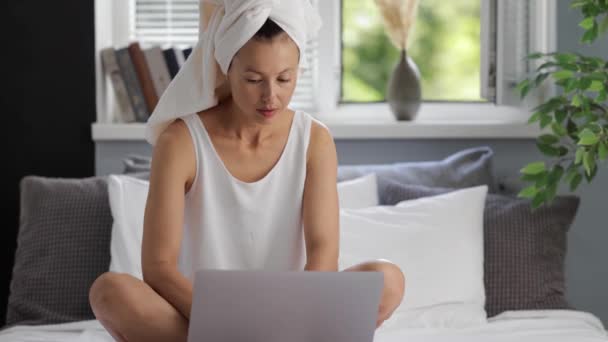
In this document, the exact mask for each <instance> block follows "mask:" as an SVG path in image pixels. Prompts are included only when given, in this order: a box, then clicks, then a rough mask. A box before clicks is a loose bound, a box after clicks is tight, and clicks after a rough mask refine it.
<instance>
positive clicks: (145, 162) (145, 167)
mask: <svg viewBox="0 0 608 342" xmlns="http://www.w3.org/2000/svg"><path fill="white" fill-rule="evenodd" d="M151 162H152V158H151V157H148V156H142V155H138V154H131V155H128V156H127V157H126V158H124V159H123V160H122V163H123V166H124V169H123V173H145V172H150V164H151Z"/></svg>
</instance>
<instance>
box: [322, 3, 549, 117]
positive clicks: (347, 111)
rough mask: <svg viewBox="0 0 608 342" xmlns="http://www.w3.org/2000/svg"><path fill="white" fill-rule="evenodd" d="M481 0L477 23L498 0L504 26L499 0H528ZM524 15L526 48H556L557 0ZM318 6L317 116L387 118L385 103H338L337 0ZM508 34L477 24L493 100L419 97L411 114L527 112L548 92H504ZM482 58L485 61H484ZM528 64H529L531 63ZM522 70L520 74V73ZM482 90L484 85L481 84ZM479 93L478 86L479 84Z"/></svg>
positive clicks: (522, 114)
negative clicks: (489, 51)
mask: <svg viewBox="0 0 608 342" xmlns="http://www.w3.org/2000/svg"><path fill="white" fill-rule="evenodd" d="M481 1H482V13H481V14H482V27H489V26H490V22H489V21H488V19H489V18H488V16H487V14H488V13H489V9H490V8H491V7H490V6H498V15H497V16H498V18H496V19H497V20H498V27H503V28H504V27H508V23H507V22H506V19H505V17H504V16H501V14H503V13H504V11H501V10H502V9H504V6H505V4H506V3H505V1H528V0H481ZM531 3H533V6H532V9H531V13H530V16H529V27H530V37H529V44H530V46H529V48H530V51H538V52H550V51H555V50H556V48H557V36H556V31H557V1H556V0H534V1H532V2H531ZM321 4H322V5H321V6H320V8H319V9H320V12H321V17H322V19H323V24H324V28H323V30H324V31H323V34H322V35H321V37H320V61H319V65H320V67H321V70H320V75H330V76H324V78H323V82H321V86H320V87H319V93H318V95H317V96H318V99H319V117H320V118H321V119H323V120H325V121H329V122H336V123H347V122H366V121H372V120H373V121H377V120H381V121H382V122H389V121H391V120H393V118H392V115H391V113H390V109H389V107H388V104H386V103H370V104H338V101H339V96H340V91H339V87H340V82H341V80H340V78H341V74H340V72H341V60H340V59H341V56H340V55H341V51H340V48H341V44H340V41H341V37H340V27H339V25H340V16H341V8H340V7H341V1H340V0H326V1H322V2H321ZM507 38H508V35H507V32H505V31H504V30H501V29H499V30H498V32H497V34H496V37H493V36H492V35H491V33H489V32H487V30H482V51H483V49H484V48H487V44H488V43H489V42H491V41H492V40H494V42H495V43H496V48H497V50H498V53H497V56H496V57H497V59H498V61H497V65H498V66H499V68H498V70H496V75H495V76H496V81H497V85H496V86H497V90H496V91H497V94H496V95H497V101H496V102H497V104H495V103H491V102H488V103H483V102H480V103H469V102H465V103H458V102H439V103H438V102H424V103H423V104H422V105H421V108H420V112H419V114H418V116H417V120H416V121H417V122H427V121H429V122H437V121H441V122H452V121H455V122H460V123H462V122H467V123H475V122H479V123H482V124H484V123H487V122H494V123H500V122H504V123H505V124H508V125H511V124H513V123H524V122H526V121H527V119H528V118H529V111H528V108H531V106H534V104H536V103H539V102H541V101H543V99H545V98H547V96H549V95H551V94H552V93H553V92H554V89H553V88H552V87H550V86H548V85H545V86H544V87H543V88H541V89H539V90H538V91H535V92H533V93H531V94H530V95H529V96H528V97H527V98H526V99H525V100H524V102H523V103H522V102H520V101H518V100H517V101H516V99H514V98H513V97H511V96H510V95H507V94H512V93H513V87H514V86H515V84H514V83H513V81H508V80H506V77H505V76H506V75H508V74H513V71H512V70H505V68H503V67H502V66H503V65H505V63H503V62H502V61H503V59H505V58H508V57H509V56H508V52H509V44H508V39H507ZM484 63H486V65H484ZM487 63H488V60H487V58H482V66H481V67H482V76H485V74H484V72H483V70H486V71H487V68H488V65H487ZM531 66H532V65H531ZM520 76H523V75H520ZM487 82H488V79H487V77H485V78H483V79H482V86H484V85H487ZM484 90H485V89H484ZM482 93H483V90H482Z"/></svg>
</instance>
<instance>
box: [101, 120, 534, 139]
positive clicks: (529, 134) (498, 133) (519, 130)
mask: <svg viewBox="0 0 608 342" xmlns="http://www.w3.org/2000/svg"><path fill="white" fill-rule="evenodd" d="M326 124H327V126H328V127H329V129H330V131H331V132H332V135H333V136H334V138H335V139H528V138H530V139H531V138H535V137H537V136H538V135H539V134H540V131H539V130H538V128H536V127H532V126H530V125H525V124H505V123H496V122H495V123H492V122H487V123H479V122H475V123H453V122H427V123H422V122H395V123H366V122H358V123H331V122H328V123H326ZM144 127H145V126H144V124H140V123H134V124H99V123H96V124H93V127H92V129H93V140H94V141H97V142H100V141H118V140H127V141H144Z"/></svg>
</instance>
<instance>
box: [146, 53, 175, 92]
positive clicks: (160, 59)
mask: <svg viewBox="0 0 608 342" xmlns="http://www.w3.org/2000/svg"><path fill="white" fill-rule="evenodd" d="M144 55H145V56H146V62H147V63H148V67H149V69H150V75H151V76H152V81H153V83H154V89H155V90H156V95H158V97H161V96H162V95H163V93H164V92H165V90H166V89H167V87H168V86H169V83H171V75H170V74H169V68H168V67H167V63H166V62H165V56H164V55H163V50H162V49H161V48H160V47H159V46H153V47H150V48H147V49H144Z"/></svg>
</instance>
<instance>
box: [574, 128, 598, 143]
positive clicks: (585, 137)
mask: <svg viewBox="0 0 608 342" xmlns="http://www.w3.org/2000/svg"><path fill="white" fill-rule="evenodd" d="M578 138H579V140H578V144H579V145H583V146H590V145H595V144H597V142H598V141H599V140H600V138H599V137H598V136H597V135H596V134H595V133H593V131H592V130H590V129H589V128H585V129H584V130H583V131H582V132H581V133H580V134H579V135H578Z"/></svg>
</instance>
